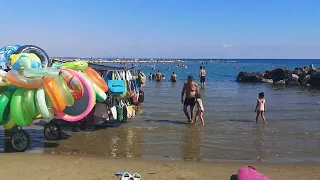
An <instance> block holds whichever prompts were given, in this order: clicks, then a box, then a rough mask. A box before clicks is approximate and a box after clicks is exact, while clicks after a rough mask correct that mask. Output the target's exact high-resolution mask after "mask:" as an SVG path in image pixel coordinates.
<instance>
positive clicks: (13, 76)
mask: <svg viewBox="0 0 320 180" xmlns="http://www.w3.org/2000/svg"><path fill="white" fill-rule="evenodd" d="M6 81H7V82H9V83H11V84H13V85H15V86H18V87H23V88H38V87H40V86H41V84H42V77H34V78H27V77H24V76H23V75H22V74H21V73H20V72H19V71H15V70H10V71H9V72H8V73H7V77H6Z"/></svg>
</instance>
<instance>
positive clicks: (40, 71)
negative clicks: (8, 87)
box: [22, 68, 59, 77]
mask: <svg viewBox="0 0 320 180" xmlns="http://www.w3.org/2000/svg"><path fill="white" fill-rule="evenodd" d="M22 74H23V75H24V76H25V77H42V76H58V75H59V70H58V69H55V68H29V69H25V70H24V71H23V72H22Z"/></svg>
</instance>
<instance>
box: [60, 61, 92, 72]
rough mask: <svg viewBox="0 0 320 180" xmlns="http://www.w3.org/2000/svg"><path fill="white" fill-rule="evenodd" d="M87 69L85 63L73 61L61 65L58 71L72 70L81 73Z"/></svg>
mask: <svg viewBox="0 0 320 180" xmlns="http://www.w3.org/2000/svg"><path fill="white" fill-rule="evenodd" d="M87 67H88V63H87V62H86V61H74V62H67V63H63V64H61V66H60V69H72V70H80V71H83V70H84V69H85V68H87Z"/></svg>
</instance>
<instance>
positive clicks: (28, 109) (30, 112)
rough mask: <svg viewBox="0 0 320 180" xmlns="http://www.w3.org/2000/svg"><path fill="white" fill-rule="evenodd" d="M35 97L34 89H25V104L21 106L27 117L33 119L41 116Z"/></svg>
mask: <svg viewBox="0 0 320 180" xmlns="http://www.w3.org/2000/svg"><path fill="white" fill-rule="evenodd" d="M34 96H35V91H34V89H25V92H24V97H23V102H22V104H21V106H22V109H23V110H24V112H25V113H26V115H27V116H28V117H32V118H35V117H36V116H37V115H38V114H39V113H38V110H37V107H36V104H35V101H34Z"/></svg>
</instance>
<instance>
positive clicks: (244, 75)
mask: <svg viewBox="0 0 320 180" xmlns="http://www.w3.org/2000/svg"><path fill="white" fill-rule="evenodd" d="M262 77H263V75H262V74H260V73H248V72H240V73H239V74H238V76H237V81H238V82H262Z"/></svg>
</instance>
